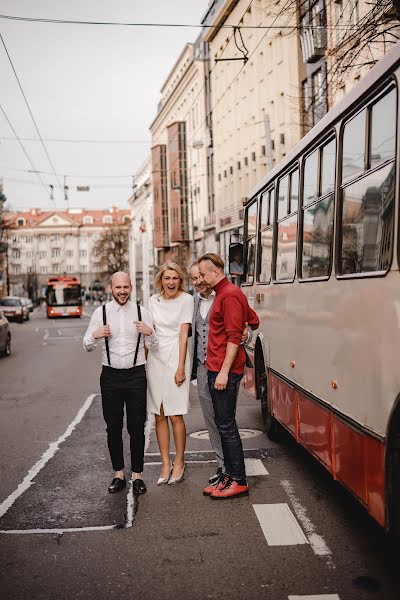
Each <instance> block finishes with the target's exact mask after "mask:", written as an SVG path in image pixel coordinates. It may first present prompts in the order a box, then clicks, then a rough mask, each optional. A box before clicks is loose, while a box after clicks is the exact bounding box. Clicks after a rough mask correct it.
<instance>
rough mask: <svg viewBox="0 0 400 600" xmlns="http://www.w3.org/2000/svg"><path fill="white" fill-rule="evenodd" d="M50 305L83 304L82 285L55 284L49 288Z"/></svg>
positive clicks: (48, 300)
mask: <svg viewBox="0 0 400 600" xmlns="http://www.w3.org/2000/svg"><path fill="white" fill-rule="evenodd" d="M46 296H47V305H48V306H71V305H76V304H81V301H82V300H81V286H80V285H79V283H74V284H67V285H65V284H63V283H58V284H53V285H49V286H48V288H47V294H46Z"/></svg>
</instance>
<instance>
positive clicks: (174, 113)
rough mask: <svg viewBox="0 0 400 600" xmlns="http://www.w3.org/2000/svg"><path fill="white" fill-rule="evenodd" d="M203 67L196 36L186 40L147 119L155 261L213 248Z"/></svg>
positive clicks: (186, 257) (183, 258) (184, 261)
mask: <svg viewBox="0 0 400 600" xmlns="http://www.w3.org/2000/svg"><path fill="white" fill-rule="evenodd" d="M206 68H207V63H206V55H205V50H204V44H203V42H202V39H201V36H200V37H199V38H198V40H197V41H196V42H195V43H194V44H186V46H185V47H184V49H183V50H182V52H181V54H180V56H179V57H178V59H177V61H176V63H175V65H174V66H173V68H172V69H171V72H170V73H169V75H168V77H167V80H166V81H165V83H164V85H163V86H162V88H161V100H160V103H159V106H158V112H157V115H156V117H155V119H154V121H153V122H152V124H151V125H150V131H151V135H152V153H151V164H152V184H153V198H154V242H155V246H156V248H157V254H158V257H157V262H158V264H161V263H162V262H164V261H165V260H167V259H173V260H176V261H177V262H179V263H181V264H182V265H184V264H188V263H189V262H190V260H191V259H192V258H194V257H196V256H198V255H199V254H201V253H203V252H204V251H215V250H216V245H215V212H214V197H213V189H212V173H211V171H210V168H211V167H210V164H209V162H208V148H209V146H210V144H211V132H210V128H209V123H208V121H207V114H206V87H205V74H206Z"/></svg>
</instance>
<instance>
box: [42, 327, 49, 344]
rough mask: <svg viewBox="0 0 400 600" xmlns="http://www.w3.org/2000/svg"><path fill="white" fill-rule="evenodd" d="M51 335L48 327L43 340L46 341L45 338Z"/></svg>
mask: <svg viewBox="0 0 400 600" xmlns="http://www.w3.org/2000/svg"><path fill="white" fill-rule="evenodd" d="M49 335H50V334H49V330H48V329H46V331H45V334H44V336H43V341H44V340H47V338H48V337H49Z"/></svg>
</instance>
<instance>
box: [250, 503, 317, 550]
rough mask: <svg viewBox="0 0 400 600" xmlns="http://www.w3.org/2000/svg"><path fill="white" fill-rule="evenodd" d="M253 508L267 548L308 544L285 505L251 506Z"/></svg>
mask: <svg viewBox="0 0 400 600" xmlns="http://www.w3.org/2000/svg"><path fill="white" fill-rule="evenodd" d="M253 508H254V511H255V513H256V515H257V519H258V520H259V523H260V525H261V529H262V531H263V534H264V536H265V539H266V540H267V543H268V545H269V546H293V545H295V544H308V539H307V538H306V536H305V535H304V533H303V530H302V529H301V527H300V525H299V524H298V522H297V520H296V518H295V516H294V515H293V513H292V511H291V510H290V508H289V506H288V505H287V504H286V503H282V504H253Z"/></svg>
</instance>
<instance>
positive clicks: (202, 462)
mask: <svg viewBox="0 0 400 600" xmlns="http://www.w3.org/2000/svg"><path fill="white" fill-rule="evenodd" d="M216 462H217V461H216V460H185V463H186V464H187V465H206V464H207V465H208V464H216ZM152 465H157V466H158V467H159V466H160V465H162V462H146V463H144V466H145V467H151V466H152Z"/></svg>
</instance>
